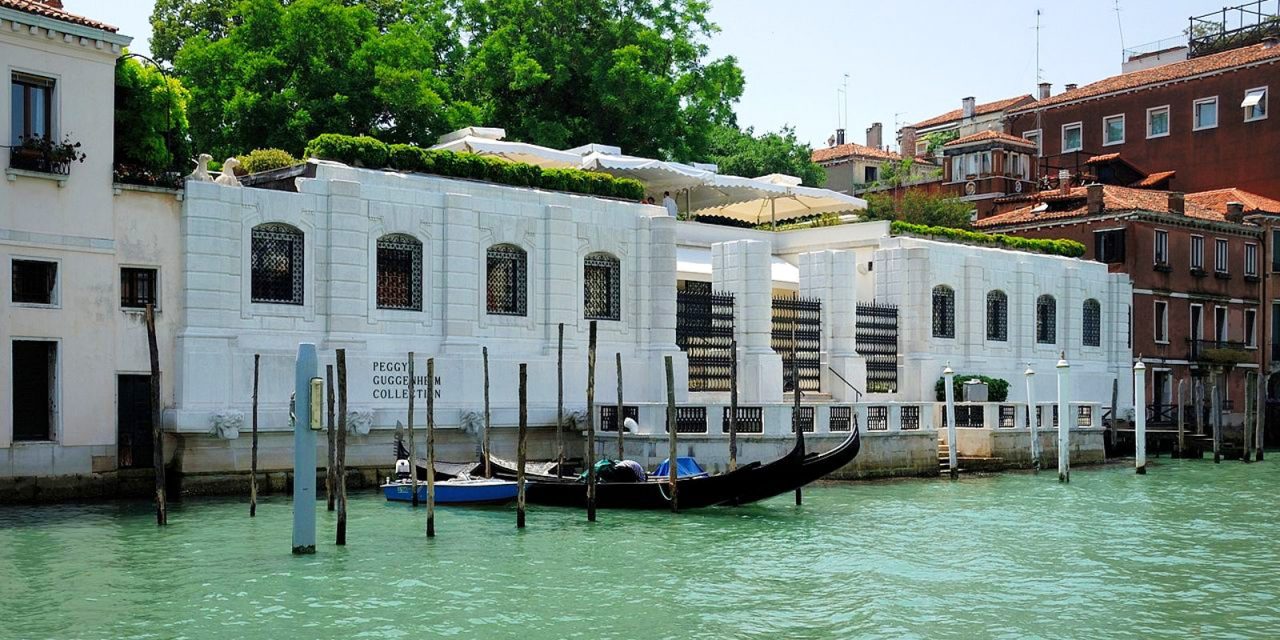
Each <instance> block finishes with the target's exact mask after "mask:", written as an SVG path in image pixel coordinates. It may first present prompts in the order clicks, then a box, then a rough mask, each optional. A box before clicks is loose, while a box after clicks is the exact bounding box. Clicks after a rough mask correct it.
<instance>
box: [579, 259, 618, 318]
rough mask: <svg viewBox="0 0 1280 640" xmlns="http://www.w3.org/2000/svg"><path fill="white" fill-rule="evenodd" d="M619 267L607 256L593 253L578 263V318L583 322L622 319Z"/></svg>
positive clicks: (615, 261) (616, 262) (615, 260)
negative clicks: (579, 279)
mask: <svg viewBox="0 0 1280 640" xmlns="http://www.w3.org/2000/svg"><path fill="white" fill-rule="evenodd" d="M621 280H622V267H621V265H620V264H619V263H618V259H617V258H615V257H613V256H611V255H609V254H607V253H593V254H591V255H589V256H587V257H586V258H585V259H584V260H583V261H582V283H583V292H582V310H583V311H582V316H583V317H584V318H586V319H587V320H620V319H622V301H621V287H620V286H619V285H620V283H621Z"/></svg>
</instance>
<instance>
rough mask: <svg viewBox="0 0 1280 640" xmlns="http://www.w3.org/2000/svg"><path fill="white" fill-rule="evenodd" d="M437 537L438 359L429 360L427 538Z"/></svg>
mask: <svg viewBox="0 0 1280 640" xmlns="http://www.w3.org/2000/svg"><path fill="white" fill-rule="evenodd" d="M435 535H436V359H435V358H427V537H428V538H434V537H435Z"/></svg>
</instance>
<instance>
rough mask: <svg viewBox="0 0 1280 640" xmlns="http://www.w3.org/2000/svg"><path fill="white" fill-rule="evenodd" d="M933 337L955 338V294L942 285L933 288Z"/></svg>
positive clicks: (949, 288)
mask: <svg viewBox="0 0 1280 640" xmlns="http://www.w3.org/2000/svg"><path fill="white" fill-rule="evenodd" d="M933 337H935V338H954V337H956V292H955V291H953V290H952V289H951V287H948V286H946V285H942V284H940V285H938V286H936V287H934V288H933Z"/></svg>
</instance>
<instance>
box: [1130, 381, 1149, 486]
mask: <svg viewBox="0 0 1280 640" xmlns="http://www.w3.org/2000/svg"><path fill="white" fill-rule="evenodd" d="M1146 379H1147V365H1145V364H1142V359H1141V358H1139V359H1138V362H1137V363H1136V364H1134V365H1133V406H1134V410H1133V464H1134V467H1135V468H1136V469H1137V471H1138V473H1139V474H1145V473H1146V472H1147V412H1146V411H1145V410H1144V409H1145V407H1143V403H1142V400H1143V396H1144V395H1145V393H1144V391H1145V390H1146V388H1147V380H1146Z"/></svg>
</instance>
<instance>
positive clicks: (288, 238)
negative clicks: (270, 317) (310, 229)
mask: <svg viewBox="0 0 1280 640" xmlns="http://www.w3.org/2000/svg"><path fill="white" fill-rule="evenodd" d="M302 242H303V236H302V232H301V231H299V230H298V229H296V228H294V227H291V226H289V225H287V224H277V223H269V224H260V225H258V226H256V227H254V228H253V232H252V239H251V241H250V248H249V255H250V258H249V270H250V272H251V273H252V282H251V284H250V299H251V300H252V301H253V302H271V303H277V304H298V305H300V304H302V293H303V290H302V283H303V279H302V275H303V274H302V268H303V263H302V247H303V244H302Z"/></svg>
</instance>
